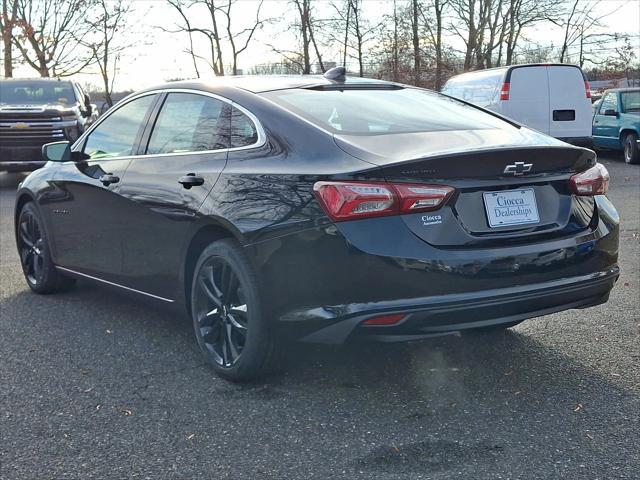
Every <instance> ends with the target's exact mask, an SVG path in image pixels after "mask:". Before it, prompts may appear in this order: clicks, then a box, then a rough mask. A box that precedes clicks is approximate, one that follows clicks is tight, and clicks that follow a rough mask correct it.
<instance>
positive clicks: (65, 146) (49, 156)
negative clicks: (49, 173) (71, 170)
mask: <svg viewBox="0 0 640 480" xmlns="http://www.w3.org/2000/svg"><path fill="white" fill-rule="evenodd" d="M42 158H44V159H45V160H47V161H49V162H69V161H71V144H70V143H69V142H67V141H64V142H53V143H47V144H45V145H43V146H42Z"/></svg>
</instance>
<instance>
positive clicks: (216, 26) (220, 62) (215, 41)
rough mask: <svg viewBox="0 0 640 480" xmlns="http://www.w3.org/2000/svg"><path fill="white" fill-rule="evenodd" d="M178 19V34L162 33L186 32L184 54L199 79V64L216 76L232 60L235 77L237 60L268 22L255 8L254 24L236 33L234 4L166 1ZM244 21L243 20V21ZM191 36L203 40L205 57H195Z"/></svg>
mask: <svg viewBox="0 0 640 480" xmlns="http://www.w3.org/2000/svg"><path fill="white" fill-rule="evenodd" d="M166 1H167V3H168V4H169V5H170V6H172V7H173V8H174V10H175V11H176V12H177V13H178V15H179V16H180V20H181V22H182V23H181V24H178V25H176V27H177V30H169V29H165V28H163V30H165V31H169V32H172V33H176V32H185V33H187V34H188V35H189V47H188V49H187V52H188V53H189V55H191V60H192V62H193V67H194V69H195V71H196V75H197V76H198V77H200V71H199V69H198V60H203V61H205V62H206V63H207V64H208V65H209V67H210V68H211V69H212V70H213V73H214V74H215V75H218V76H221V75H224V74H225V60H226V59H229V58H230V60H231V71H232V73H233V74H234V75H235V74H237V73H238V58H239V56H240V54H242V53H243V52H244V51H246V50H247V49H248V48H249V45H250V43H251V42H252V40H253V39H254V34H255V33H256V32H257V31H258V30H260V29H261V28H262V27H263V26H264V24H265V23H267V22H269V21H270V20H267V19H264V18H261V10H262V4H263V2H262V1H261V2H260V4H259V5H258V7H257V9H256V12H255V18H254V20H253V22H252V23H251V24H250V25H249V26H248V27H246V28H244V29H242V30H240V31H236V29H235V28H234V19H237V18H239V15H238V14H235V13H233V7H234V6H235V5H236V4H237V0H223V1H218V0H166ZM243 19H245V17H243ZM194 34H198V35H199V36H200V37H204V38H205V39H206V41H207V43H208V44H209V48H208V53H207V55H206V56H205V55H200V54H198V53H196V51H195V47H194V39H193V37H194Z"/></svg>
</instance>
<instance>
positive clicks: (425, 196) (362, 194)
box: [313, 182, 455, 222]
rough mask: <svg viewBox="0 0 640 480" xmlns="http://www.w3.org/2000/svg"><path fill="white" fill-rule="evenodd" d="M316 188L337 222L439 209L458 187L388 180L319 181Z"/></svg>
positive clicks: (322, 201)
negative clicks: (389, 181)
mask: <svg viewBox="0 0 640 480" xmlns="http://www.w3.org/2000/svg"><path fill="white" fill-rule="evenodd" d="M313 190H314V192H315V193H316V196H317V198H318V200H319V202H320V204H321V205H322V207H323V208H324V211H325V212H326V213H327V215H328V216H329V218H330V219H331V220H332V221H334V222H338V221H341V220H354V219H357V218H366V217H381V216H385V215H399V214H403V213H415V212H427V211H432V210H437V209H438V208H440V207H441V206H442V205H444V203H445V202H446V201H447V200H448V199H449V197H451V195H453V192H454V191H455V189H454V188H452V187H448V186H445V185H423V184H414V183H386V182H375V183H374V182H371V183H369V182H317V183H316V184H315V185H314V186H313Z"/></svg>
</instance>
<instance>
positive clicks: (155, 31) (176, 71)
mask: <svg viewBox="0 0 640 480" xmlns="http://www.w3.org/2000/svg"><path fill="white" fill-rule="evenodd" d="M257 4H258V2H256V1H254V0H241V1H239V2H238V3H237V4H236V5H235V6H234V9H235V15H234V16H233V21H234V22H236V21H237V22H238V25H237V28H234V30H235V31H239V30H242V29H243V28H245V27H246V26H248V25H247V24H246V23H245V24H243V20H247V19H248V21H250V19H251V18H252V17H254V16H255V9H256V7H257ZM316 5H317V7H316V8H317V12H316V17H317V18H330V17H331V16H332V15H334V14H333V13H332V12H333V9H332V6H331V1H330V0H326V1H319V2H317V3H316ZM134 6H135V11H134V13H133V15H132V17H133V18H132V22H131V28H130V31H129V33H128V38H129V39H130V40H131V42H133V43H135V44H136V45H135V46H134V47H132V48H130V49H129V50H128V52H127V54H126V55H125V56H124V57H123V58H122V62H121V68H120V71H119V73H118V77H117V80H116V89H138V88H142V87H144V86H148V85H152V84H156V83H160V82H163V81H165V80H167V79H170V78H191V77H195V71H194V68H193V65H192V61H191V58H190V57H189V55H187V54H186V53H185V52H184V50H185V48H186V47H187V45H188V36H187V35H186V34H177V33H168V32H165V31H163V30H162V29H160V28H158V27H159V26H162V27H164V28H165V29H172V28H174V27H175V24H176V21H178V17H177V14H176V13H174V12H175V11H174V10H173V9H172V7H170V6H169V5H167V4H166V3H165V2H164V0H134ZM364 9H365V10H364V14H365V16H366V17H367V18H369V19H370V20H371V21H374V22H375V21H379V19H380V18H381V17H382V15H384V14H385V13H389V12H390V11H392V9H393V3H392V2H391V1H390V0H389V1H381V0H365V1H364ZM596 9H597V11H598V13H599V15H606V14H609V13H610V12H612V11H614V13H612V14H610V15H608V16H607V17H606V18H604V19H603V21H602V22H603V24H604V28H602V29H600V31H601V32H610V33H614V32H617V33H631V34H635V35H638V34H639V33H640V0H599V2H598V5H597V7H596ZM262 11H263V16H264V17H269V18H273V19H275V20H276V21H275V22H274V23H272V24H270V25H267V26H266V27H265V28H264V29H263V30H262V31H260V32H258V33H257V34H256V35H255V37H254V41H253V43H252V44H251V46H250V47H249V48H248V49H247V51H245V52H244V53H243V54H242V55H241V56H240V57H239V66H240V68H243V69H245V71H247V70H248V69H249V68H250V67H251V66H252V65H255V64H260V63H266V62H270V61H278V59H279V56H278V55H277V54H275V53H274V52H273V50H272V48H271V46H270V45H276V46H277V47H278V48H282V49H286V48H291V49H294V48H295V47H293V45H295V37H294V36H293V34H292V33H291V32H288V31H287V30H286V24H287V23H288V22H287V20H286V19H287V18H294V17H295V12H294V11H293V9H292V6H291V5H290V3H288V2H287V1H286V0H266V1H265V3H264V5H263V9H262ZM236 19H237V20H236ZM525 34H526V37H527V39H528V40H530V41H532V42H535V43H540V44H549V43H550V42H553V44H554V45H556V46H557V45H558V44H561V43H562V31H561V29H559V28H554V27H553V25H551V24H549V23H546V24H544V26H543V25H542V24H541V25H538V26H536V27H535V29H531V30H529V31H527V32H525ZM196 38H197V37H196ZM638 42H639V40H638V37H636V39H635V43H636V46H637V47H638V49H639V50H640V45H639V44H638ZM448 43H449V44H451V45H453V46H454V47H455V48H462V47H463V45H462V44H461V42H460V40H459V39H455V38H449V39H448ZM198 46H199V47H201V48H200V51H201V52H203V54H204V53H205V52H206V44H205V43H204V42H202V43H200V44H199V45H198ZM329 56H330V55H329ZM329 56H327V57H326V58H323V59H324V60H326V61H331V60H334V61H335V60H339V53H338V52H335V56H336V58H329ZM228 62H230V59H226V60H225V63H228ZM200 73H201V76H203V77H204V76H209V75H210V76H213V73H212V72H211V70H210V69H208V67H207V66H206V65H205V64H204V63H202V64H201V68H200ZM16 74H17V75H16V76H33V75H34V72H33V71H32V70H31V69H29V68H19V69H18V71H17V72H16ZM80 79H81V80H82V81H84V82H87V83H94V84H99V78H98V77H97V76H96V75H82V76H80Z"/></svg>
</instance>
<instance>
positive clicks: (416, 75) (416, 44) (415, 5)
mask: <svg viewBox="0 0 640 480" xmlns="http://www.w3.org/2000/svg"><path fill="white" fill-rule="evenodd" d="M421 8H422V6H421V5H420V3H419V2H418V0H411V40H412V43H413V81H414V84H415V85H420V30H419V29H420V27H419V25H418V17H419V16H420V11H421Z"/></svg>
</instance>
